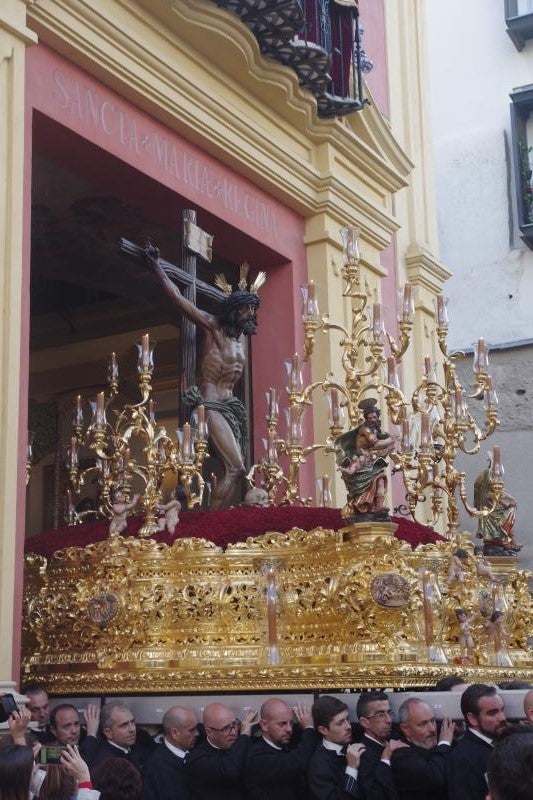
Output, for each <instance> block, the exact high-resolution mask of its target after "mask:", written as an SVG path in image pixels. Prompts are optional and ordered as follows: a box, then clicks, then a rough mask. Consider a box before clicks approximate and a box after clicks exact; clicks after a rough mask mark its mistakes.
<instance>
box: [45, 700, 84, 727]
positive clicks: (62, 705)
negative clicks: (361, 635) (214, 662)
mask: <svg viewBox="0 0 533 800" xmlns="http://www.w3.org/2000/svg"><path fill="white" fill-rule="evenodd" d="M67 708H72V709H73V711H75V712H76V714H79V713H80V712H79V711H78V709H77V708H76V706H73V705H72V703H60V704H59V705H58V706H55V708H53V709H52V713H51V714H50V727H51V728H55V727H56V717H57V715H58V713H59V712H60V711H65V710H66V709H67Z"/></svg>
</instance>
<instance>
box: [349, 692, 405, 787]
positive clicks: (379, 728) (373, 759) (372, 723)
mask: <svg viewBox="0 0 533 800" xmlns="http://www.w3.org/2000/svg"><path fill="white" fill-rule="evenodd" d="M356 713H357V718H358V720H359V724H360V726H361V728H362V729H363V744H364V745H365V751H364V753H363V754H362V756H361V763H360V764H359V772H358V775H357V782H358V783H359V786H360V787H361V789H362V790H363V792H364V796H365V800H397V798H398V793H397V791H396V788H395V786H394V781H393V778H392V770H391V765H390V760H391V756H392V754H393V752H394V751H395V750H398V749H399V748H400V747H407V746H408V745H407V744H406V743H405V742H401V741H399V740H397V739H391V738H390V736H391V733H392V712H391V707H390V703H389V698H388V697H387V695H386V694H385V692H363V693H362V694H361V695H360V697H359V700H358V701H357V708H356Z"/></svg>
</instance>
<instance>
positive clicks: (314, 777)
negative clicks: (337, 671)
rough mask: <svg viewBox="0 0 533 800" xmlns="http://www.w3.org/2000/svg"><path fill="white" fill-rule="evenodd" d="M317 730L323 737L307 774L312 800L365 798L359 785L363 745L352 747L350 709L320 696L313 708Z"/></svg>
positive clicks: (341, 703) (343, 704)
mask: <svg viewBox="0 0 533 800" xmlns="http://www.w3.org/2000/svg"><path fill="white" fill-rule="evenodd" d="M312 714H313V722H314V724H315V730H316V731H317V733H319V734H320V735H321V736H322V743H321V744H319V745H318V747H317V748H316V750H315V752H314V754H313V756H312V758H311V761H310V763H309V769H308V772H307V780H308V784H309V790H310V797H311V798H313V800H348V799H349V798H351V797H355V798H357V800H360V798H362V797H363V794H362V791H361V789H360V788H359V786H358V785H357V768H358V767H359V761H360V758H361V753H362V752H363V751H364V749H365V748H364V745H362V744H350V742H351V741H352V726H351V725H350V719H349V714H348V706H347V705H346V703H343V702H342V701H341V700H338V699H337V698H336V697H332V696H331V695H327V694H326V695H324V696H323V697H320V698H319V699H318V700H317V701H316V703H314V705H313V708H312Z"/></svg>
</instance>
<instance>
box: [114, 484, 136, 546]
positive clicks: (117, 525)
mask: <svg viewBox="0 0 533 800" xmlns="http://www.w3.org/2000/svg"><path fill="white" fill-rule="evenodd" d="M138 499H139V495H138V494H134V495H133V497H132V499H131V502H130V503H128V502H127V500H126V498H125V497H124V493H123V492H122V490H121V489H117V490H116V491H115V494H114V495H113V502H112V504H111V510H112V512H113V514H112V516H111V522H110V523H109V534H110V535H117V534H119V533H122V531H123V530H124V529H125V528H126V526H127V524H128V520H127V517H128V511H130V510H131V509H132V508H134V507H135V506H136V505H137V501H138Z"/></svg>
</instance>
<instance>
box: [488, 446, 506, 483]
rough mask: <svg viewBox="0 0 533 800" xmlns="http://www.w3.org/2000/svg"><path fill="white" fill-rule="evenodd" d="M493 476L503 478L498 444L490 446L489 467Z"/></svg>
mask: <svg viewBox="0 0 533 800" xmlns="http://www.w3.org/2000/svg"><path fill="white" fill-rule="evenodd" d="M490 471H491V473H492V475H493V477H494V478H503V475H504V469H503V464H502V457H501V450H500V447H499V445H496V444H495V445H494V447H493V448H492V465H491V469H490Z"/></svg>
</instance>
